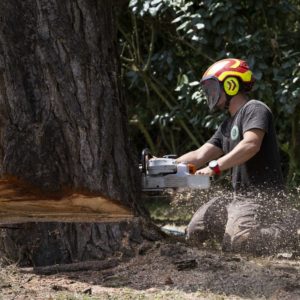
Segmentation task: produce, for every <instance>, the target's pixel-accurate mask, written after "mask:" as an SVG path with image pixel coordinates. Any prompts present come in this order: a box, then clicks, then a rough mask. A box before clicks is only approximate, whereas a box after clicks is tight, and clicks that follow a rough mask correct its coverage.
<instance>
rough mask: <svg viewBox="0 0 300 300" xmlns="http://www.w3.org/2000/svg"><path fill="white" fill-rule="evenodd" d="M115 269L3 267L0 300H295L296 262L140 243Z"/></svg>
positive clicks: (299, 271)
mask: <svg viewBox="0 0 300 300" xmlns="http://www.w3.org/2000/svg"><path fill="white" fill-rule="evenodd" d="M139 253H140V254H139V255H138V256H136V257H134V258H132V259H130V260H128V261H125V262H124V261H123V262H121V263H120V264H118V265H117V266H115V267H112V268H108V269H102V270H98V271H97V270H93V271H91V270H88V271H80V272H58V273H57V272H55V273H54V274H50V275H42V274H41V270H39V271H37V270H33V269H31V268H18V267H16V266H15V265H10V266H7V267H3V268H2V269H1V271H0V299H1V300H2V299H3V300H4V299H5V300H6V299H41V300H42V299H43V300H44V299H59V300H62V299H69V300H71V299H85V300H89V299H170V300H171V299H172V300H173V299H273V300H275V299H280V300H281V299H300V260H297V259H286V258H272V257H260V258H254V257H250V256H244V255H235V254H224V253H222V252H221V251H219V250H209V249H205V248H202V249H199V248H195V247H191V246H189V245H186V244H185V243H184V242H183V241H182V242H178V241H163V242H161V241H159V242H154V243H146V244H144V246H143V247H142V248H140V251H139Z"/></svg>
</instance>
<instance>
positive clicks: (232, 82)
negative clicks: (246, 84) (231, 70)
mask: <svg viewBox="0 0 300 300" xmlns="http://www.w3.org/2000/svg"><path fill="white" fill-rule="evenodd" d="M223 88H224V91H225V93H226V94H227V95H228V96H235V95H236V94H237V93H238V92H239V90H240V83H239V80H238V79H237V78H236V77H227V78H226V79H225V80H224V82H223Z"/></svg>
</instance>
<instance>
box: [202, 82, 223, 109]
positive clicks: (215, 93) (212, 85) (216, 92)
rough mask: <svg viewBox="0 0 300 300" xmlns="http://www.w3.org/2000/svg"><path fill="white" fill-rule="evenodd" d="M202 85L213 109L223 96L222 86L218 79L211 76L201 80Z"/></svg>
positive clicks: (208, 103) (209, 105) (208, 102)
mask: <svg viewBox="0 0 300 300" xmlns="http://www.w3.org/2000/svg"><path fill="white" fill-rule="evenodd" d="M201 87H202V89H203V91H204V93H205V95H206V100H207V105H208V107H209V110H210V111H213V110H214V108H215V106H216V105H217V103H218V101H219V100H220V97H221V86H220V83H219V81H218V80H217V79H215V78H210V79H206V80H203V81H202V82H201Z"/></svg>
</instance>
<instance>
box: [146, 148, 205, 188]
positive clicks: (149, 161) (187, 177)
mask: <svg viewBox="0 0 300 300" xmlns="http://www.w3.org/2000/svg"><path fill="white" fill-rule="evenodd" d="M141 171H142V190H143V191H144V192H147V191H163V190H165V189H174V190H178V189H180V190H182V189H206V188H209V187H210V178H209V176H206V175H194V172H195V167H194V166H192V165H189V164H184V163H177V162H176V159H174V158H169V157H168V156H166V157H162V158H155V157H152V158H151V154H150V153H149V151H148V150H147V149H145V150H144V151H143V153H142V166H141Z"/></svg>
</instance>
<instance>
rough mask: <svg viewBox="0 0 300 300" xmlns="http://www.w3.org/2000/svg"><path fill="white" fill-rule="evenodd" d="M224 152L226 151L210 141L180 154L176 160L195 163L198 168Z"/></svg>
mask: <svg viewBox="0 0 300 300" xmlns="http://www.w3.org/2000/svg"><path fill="white" fill-rule="evenodd" d="M222 154H224V153H223V151H222V149H220V148H219V147H216V146H214V145H212V144H210V143H205V144H204V145H203V146H201V147H200V148H199V149H197V150H195V151H191V152H188V153H186V154H184V155H182V156H180V157H179V158H177V159H176V160H177V162H184V163H189V164H194V165H195V166H196V168H197V169H198V168H200V167H202V166H203V165H204V164H206V163H207V162H208V161H211V160H213V159H217V158H219V157H220V156H221V155H222Z"/></svg>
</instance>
